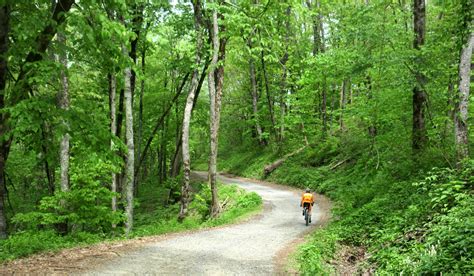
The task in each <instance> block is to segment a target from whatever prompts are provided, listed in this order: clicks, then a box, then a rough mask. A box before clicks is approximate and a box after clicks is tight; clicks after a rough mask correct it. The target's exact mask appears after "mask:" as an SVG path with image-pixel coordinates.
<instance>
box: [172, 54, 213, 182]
mask: <svg viewBox="0 0 474 276" xmlns="http://www.w3.org/2000/svg"><path fill="white" fill-rule="evenodd" d="M208 66H209V60H206V62H205V64H204V68H203V69H202V72H201V77H200V78H199V84H198V86H197V88H196V94H195V96H194V100H193V106H192V108H191V115H192V113H193V111H194V108H195V106H196V102H197V99H198V97H199V93H200V92H201V88H202V84H203V83H204V79H205V78H206V70H207V68H208ZM183 117H184V116H183ZM182 131H183V128H182V125H181V127H179V129H177V131H176V137H177V139H178V140H177V142H176V150H175V153H174V155H173V166H172V168H171V171H170V176H171V177H176V176H178V174H179V171H180V169H181V163H182V162H183V148H182V146H183V132H182Z"/></svg>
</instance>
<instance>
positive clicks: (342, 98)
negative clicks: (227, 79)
mask: <svg viewBox="0 0 474 276" xmlns="http://www.w3.org/2000/svg"><path fill="white" fill-rule="evenodd" d="M348 89H350V81H349V79H344V81H343V82H342V86H341V94H340V98H339V109H340V110H341V115H340V117H339V129H340V130H344V109H345V108H346V103H347V94H348V93H347V90H348Z"/></svg>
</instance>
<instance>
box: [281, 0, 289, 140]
mask: <svg viewBox="0 0 474 276" xmlns="http://www.w3.org/2000/svg"><path fill="white" fill-rule="evenodd" d="M290 16H291V7H290V6H288V7H287V8H286V23H285V25H286V32H285V53H284V54H283V57H282V58H281V60H280V63H281V64H282V69H283V72H282V75H281V91H280V134H279V136H278V137H279V140H280V141H283V140H284V139H285V115H286V94H287V80H286V79H287V74H288V72H287V66H286V63H287V62H288V58H289V55H288V47H289V43H290Z"/></svg>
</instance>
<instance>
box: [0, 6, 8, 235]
mask: <svg viewBox="0 0 474 276" xmlns="http://www.w3.org/2000/svg"><path fill="white" fill-rule="evenodd" d="M9 31H10V7H9V6H8V5H7V4H4V5H2V6H0V110H3V109H4V108H5V92H6V91H5V88H6V85H7V74H8V56H7V52H8V47H9V45H8V32H9ZM0 117H1V124H0V137H5V134H6V130H7V125H6V118H5V117H6V114H5V113H3V112H2V113H1V114H0ZM0 143H1V144H0V145H1V147H0V240H1V239H6V238H7V220H6V216H5V205H4V202H5V194H6V190H5V187H6V174H5V165H6V162H7V158H8V152H9V149H10V141H9V140H8V139H2V141H1V142H0Z"/></svg>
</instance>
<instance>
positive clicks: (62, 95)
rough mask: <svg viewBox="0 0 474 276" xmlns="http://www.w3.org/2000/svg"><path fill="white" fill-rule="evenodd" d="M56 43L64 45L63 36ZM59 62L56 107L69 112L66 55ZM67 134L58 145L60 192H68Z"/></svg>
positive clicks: (60, 34) (67, 125)
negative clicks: (60, 65) (58, 85)
mask: <svg viewBox="0 0 474 276" xmlns="http://www.w3.org/2000/svg"><path fill="white" fill-rule="evenodd" d="M58 42H59V43H61V44H66V39H65V37H64V34H62V33H58ZM59 62H60V63H61V64H62V66H63V68H62V69H61V85H62V90H60V92H59V95H58V105H59V108H61V109H63V110H65V111H67V110H69V81H68V77H67V74H66V70H67V62H68V60H67V54H66V53H65V52H61V53H60V54H59ZM63 124H64V126H65V128H66V129H68V128H69V123H68V122H66V121H63ZM69 139H70V137H69V133H68V132H66V133H65V134H63V136H62V138H61V145H60V150H59V151H60V157H59V159H60V164H61V191H62V192H67V191H69Z"/></svg>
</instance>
